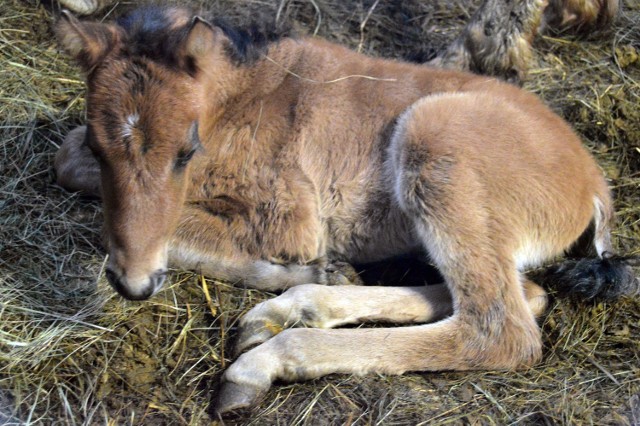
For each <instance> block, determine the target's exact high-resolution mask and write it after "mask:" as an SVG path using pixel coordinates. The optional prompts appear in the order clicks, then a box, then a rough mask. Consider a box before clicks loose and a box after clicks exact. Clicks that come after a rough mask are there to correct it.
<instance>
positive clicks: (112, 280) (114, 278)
mask: <svg viewBox="0 0 640 426" xmlns="http://www.w3.org/2000/svg"><path fill="white" fill-rule="evenodd" d="M104 274H105V275H106V276H107V280H108V281H109V284H111V285H112V286H113V287H114V288H116V289H118V288H119V287H122V286H121V285H120V280H118V275H117V274H116V273H115V272H113V271H112V270H111V269H109V268H107V270H106V271H105V272H104Z"/></svg>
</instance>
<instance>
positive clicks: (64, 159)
mask: <svg viewBox="0 0 640 426" xmlns="http://www.w3.org/2000/svg"><path fill="white" fill-rule="evenodd" d="M86 138H87V126H80V127H76V128H75V129H73V130H72V131H71V132H69V134H68V135H67V137H66V138H65V139H64V142H63V143H62V146H60V149H59V150H58V152H57V153H56V159H55V163H54V167H55V170H56V177H57V180H56V183H57V184H58V185H60V186H61V187H63V188H64V189H66V190H67V191H70V192H80V193H81V194H83V195H89V196H92V197H100V186H101V183H100V165H99V164H98V160H97V159H96V157H95V156H94V155H93V153H92V152H91V150H90V149H89V146H88V145H87V140H86Z"/></svg>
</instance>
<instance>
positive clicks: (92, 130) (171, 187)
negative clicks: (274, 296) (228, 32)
mask: <svg viewBox="0 0 640 426" xmlns="http://www.w3.org/2000/svg"><path fill="white" fill-rule="evenodd" d="M57 33H58V36H59V39H60V42H61V44H62V46H63V47H64V48H65V49H66V50H67V52H69V53H70V54H71V55H72V56H74V57H75V58H76V60H77V61H78V63H79V64H80V66H81V67H82V68H83V70H84V71H85V73H86V75H87V86H88V93H87V118H88V143H89V147H90V149H91V150H92V151H93V153H94V154H95V156H96V158H97V159H98V161H99V163H100V170H101V178H102V192H103V193H102V196H103V202H104V212H105V231H106V236H107V243H108V247H109V255H110V256H109V265H108V267H107V277H108V279H109V281H110V282H111V284H112V285H113V287H114V288H115V289H116V290H117V291H118V292H120V293H121V294H122V295H123V296H125V297H127V298H129V299H145V298H147V297H149V296H151V295H152V294H154V293H155V292H156V291H157V290H158V289H159V288H160V287H161V286H162V283H163V281H164V277H165V274H166V268H167V251H168V244H169V240H170V238H171V236H172V234H173V232H174V231H175V229H176V227H177V225H178V219H179V217H180V212H181V210H182V205H183V203H184V200H185V196H186V190H187V182H188V180H189V169H190V160H191V159H192V157H193V156H194V154H196V153H197V151H198V150H199V148H200V141H199V135H198V133H199V132H198V120H199V118H200V115H201V109H202V105H203V93H204V92H205V90H204V86H205V83H204V80H206V79H208V80H207V81H209V80H210V79H209V77H208V75H209V74H210V73H211V71H213V72H214V73H215V72H219V71H220V67H218V70H217V71H216V69H215V67H213V66H212V62H215V57H216V56H220V55H223V54H226V53H224V51H225V43H226V42H228V40H227V37H226V36H225V34H224V32H223V31H222V30H220V28H218V27H215V26H212V25H210V24H208V23H207V22H205V21H203V20H201V19H199V18H194V17H192V15H191V14H190V13H188V12H187V11H185V10H182V9H176V8H147V9H142V10H138V11H135V12H133V13H132V14H129V15H127V16H125V17H124V18H121V19H120V20H119V21H117V22H116V23H115V24H102V23H86V22H79V21H78V20H76V19H75V18H73V17H72V16H71V15H69V14H65V15H64V16H63V18H62V19H61V20H60V22H59V24H58V27H57ZM225 40H226V41H225ZM211 68H214V69H213V70H212V69H211ZM205 69H206V72H205V71H203V70H205ZM204 74H207V78H206V79H205V77H204V76H203V75H204ZM208 84H210V83H208ZM209 90H211V87H209V88H208V89H207V91H209ZM209 95H211V96H216V94H215V93H213V94H211V93H210V94H209Z"/></svg>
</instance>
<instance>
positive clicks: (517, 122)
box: [388, 86, 611, 270]
mask: <svg viewBox="0 0 640 426" xmlns="http://www.w3.org/2000/svg"><path fill="white" fill-rule="evenodd" d="M495 89H496V87H495V86H494V87H493V90H492V91H491V92H488V91H487V92H482V91H478V92H476V91H474V92H457V93H445V94H438V95H432V96H427V97H424V98H422V99H420V100H419V101H417V102H415V103H414V104H413V105H412V106H411V107H410V108H409V109H408V110H407V111H406V112H405V113H404V114H403V115H402V116H401V118H400V119H399V122H398V126H397V128H396V131H395V134H394V137H393V140H392V142H391V147H390V160H389V163H390V164H388V167H390V172H391V173H392V174H393V175H394V179H395V181H394V185H395V186H394V192H395V196H396V198H397V199H398V202H399V204H400V205H401V206H402V207H403V208H404V209H405V210H407V209H408V210H411V206H408V205H407V202H406V200H407V197H408V195H407V194H406V193H405V194H402V193H401V192H402V191H405V192H406V191H410V190H411V188H412V187H414V186H415V185H423V186H425V187H429V188H430V192H429V193H430V194H431V197H430V198H432V199H431V200H425V202H426V203H427V205H428V206H427V209H432V210H433V211H436V210H437V208H438V207H437V206H435V204H442V203H447V202H450V203H451V204H452V205H453V203H454V201H447V200H453V199H454V198H456V197H455V196H454V195H453V194H454V193H455V194H463V193H464V194H466V195H465V196H464V198H465V199H466V200H467V202H466V203H465V204H466V205H465V206H458V207H457V208H466V209H470V210H472V211H473V212H474V213H475V214H476V215H483V216H487V217H486V220H488V221H489V222H490V224H489V227H490V229H491V233H492V236H491V240H492V241H493V243H494V244H495V245H496V249H498V250H499V251H500V252H502V253H504V254H505V255H507V256H513V257H514V260H515V263H516V266H517V267H518V269H520V270H522V269H524V268H526V267H531V266H537V265H539V264H541V263H542V262H544V261H545V260H548V259H550V258H552V257H553V256H556V255H559V254H561V253H562V252H563V251H564V250H566V249H567V248H568V247H569V246H571V244H573V243H574V242H575V241H576V240H577V239H578V238H579V236H580V235H581V234H582V233H583V232H584V231H585V229H586V228H587V227H588V226H589V223H590V222H591V221H592V219H593V217H594V214H595V206H594V202H595V200H598V202H600V203H602V204H604V205H605V206H607V208H609V206H610V204H611V200H610V197H609V194H608V190H607V188H606V183H605V181H604V178H603V177H602V175H601V173H600V171H599V169H598V167H597V165H596V164H595V162H594V161H593V160H592V159H591V157H590V156H589V154H588V153H587V151H586V150H585V149H584V148H583V147H582V145H581V142H580V140H579V138H578V137H577V136H576V135H575V134H574V133H573V132H572V130H571V129H570V128H569V127H568V126H567V125H566V124H565V123H564V122H563V121H562V120H561V119H559V118H558V117H557V116H555V115H554V114H553V113H551V112H550V111H549V110H548V109H547V108H546V107H545V106H544V105H543V104H542V103H541V102H539V101H538V100H537V99H535V98H533V97H532V96H522V97H520V99H518V100H517V102H515V101H514V100H513V98H509V97H507V96H504V97H503V96H502V95H501V92H500V90H497V91H496V90H495ZM504 89H505V92H508V91H509V90H510V89H509V88H506V87H505V88H504ZM458 199H462V198H458ZM429 206H430V207H429ZM451 208H456V207H447V208H446V209H445V210H447V211H451ZM410 214H412V213H410ZM434 214H437V212H436V213H434Z"/></svg>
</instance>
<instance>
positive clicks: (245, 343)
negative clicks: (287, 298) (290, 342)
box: [232, 321, 284, 357]
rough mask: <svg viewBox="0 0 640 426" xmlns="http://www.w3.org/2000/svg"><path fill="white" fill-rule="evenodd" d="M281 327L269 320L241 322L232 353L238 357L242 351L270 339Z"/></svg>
mask: <svg viewBox="0 0 640 426" xmlns="http://www.w3.org/2000/svg"><path fill="white" fill-rule="evenodd" d="M283 329H284V328H283V327H282V325H280V324H277V323H274V322H270V321H252V322H248V323H246V324H242V325H241V326H240V331H239V333H238V339H237V340H236V343H235V346H234V349H233V354H232V355H233V356H234V357H238V356H239V355H240V354H242V353H243V352H246V351H248V350H249V349H251V348H254V347H256V346H258V345H260V344H262V343H264V342H266V341H267V340H269V339H271V338H272V337H273V336H275V335H276V334H279V333H280V332H281V331H282V330H283Z"/></svg>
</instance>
